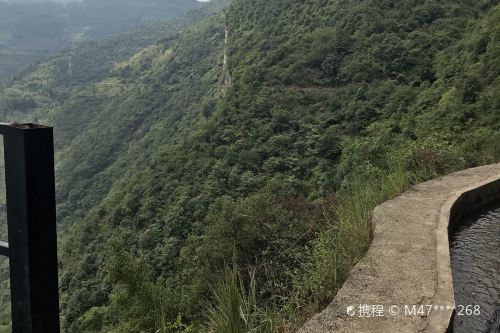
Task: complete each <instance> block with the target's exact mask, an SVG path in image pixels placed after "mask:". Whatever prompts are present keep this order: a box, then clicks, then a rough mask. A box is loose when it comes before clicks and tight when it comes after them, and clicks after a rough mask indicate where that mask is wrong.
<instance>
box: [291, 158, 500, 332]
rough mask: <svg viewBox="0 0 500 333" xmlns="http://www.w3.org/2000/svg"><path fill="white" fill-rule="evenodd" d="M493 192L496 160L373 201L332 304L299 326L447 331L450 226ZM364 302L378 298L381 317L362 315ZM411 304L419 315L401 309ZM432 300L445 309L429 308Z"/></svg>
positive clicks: (499, 186)
mask: <svg viewBox="0 0 500 333" xmlns="http://www.w3.org/2000/svg"><path fill="white" fill-rule="evenodd" d="M496 199H500V164H494V165H488V166H483V167H478V168H473V169H468V170H464V171H460V172H457V173H454V174H451V175H448V176H445V177H441V178H439V179H435V180H431V181H428V182H425V183H422V184H419V185H417V186H415V187H414V188H412V189H411V190H409V191H407V192H405V193H403V194H402V195H400V196H399V197H397V198H395V199H393V200H390V201H387V202H385V203H383V204H381V205H380V206H377V207H376V208H375V211H374V215H373V223H374V239H373V242H372V245H371V247H370V249H369V250H368V252H367V253H366V255H365V257H363V259H362V260H361V261H360V262H359V263H358V264H357V265H356V266H355V267H354V268H353V269H352V271H351V273H350V276H349V279H348V280H347V281H346V282H345V284H344V285H343V286H342V288H341V289H340V290H339V292H338V293H337V295H336V297H335V299H334V300H333V301H332V303H331V304H330V305H329V306H328V307H327V308H326V309H325V310H324V311H322V312H321V313H319V314H317V315H315V316H314V317H313V318H312V319H311V320H309V321H308V322H307V323H306V324H305V325H304V326H303V327H302V328H301V329H300V330H299V332H300V333H313V332H314V333H319V332H322V333H323V332H360V333H361V332H370V333H372V332H439V333H442V332H446V331H447V330H448V326H449V324H450V320H451V317H452V313H453V310H452V309H451V308H449V309H447V308H446V306H447V305H448V306H452V305H453V304H454V297H453V284H452V276H451V268H450V256H449V243H448V235H449V232H452V231H453V230H454V229H453V228H454V222H455V221H458V220H459V218H460V216H462V215H463V214H467V213H469V212H472V211H474V210H476V209H478V208H480V207H481V206H483V205H487V204H488V203H490V202H492V201H494V200H496ZM365 304H366V305H369V306H373V305H382V306H383V307H384V312H383V316H370V317H367V316H363V317H360V316H359V306H360V305H365ZM414 305H415V306H416V307H415V308H416V309H418V308H419V307H420V306H423V307H422V308H423V310H424V314H409V315H405V311H406V307H408V309H409V310H411V309H412V308H413V306H414ZM430 305H432V306H434V305H438V306H441V305H442V306H444V310H441V309H439V310H434V308H432V309H431V310H430V312H428V309H429V307H430ZM349 306H352V307H354V308H353V310H354V311H355V312H354V316H349V315H348V314H347V311H346V310H347V308H348V307H349ZM390 309H392V310H393V311H392V312H393V313H396V312H397V311H398V310H399V312H398V313H397V314H394V315H392V314H391V313H390V311H389V310H390ZM406 314H408V313H406Z"/></svg>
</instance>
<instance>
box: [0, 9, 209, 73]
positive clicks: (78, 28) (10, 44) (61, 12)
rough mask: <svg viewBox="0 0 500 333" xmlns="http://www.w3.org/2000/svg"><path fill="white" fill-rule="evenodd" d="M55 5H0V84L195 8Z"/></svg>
mask: <svg viewBox="0 0 500 333" xmlns="http://www.w3.org/2000/svg"><path fill="white" fill-rule="evenodd" d="M56 2H57V1H47V0H45V1H43V0H40V1H12V0H10V1H8V2H4V1H3V0H2V1H0V81H6V79H8V78H10V77H11V76H13V75H15V74H17V73H18V71H19V70H22V69H24V68H25V67H26V66H28V65H30V64H32V63H35V62H37V61H39V60H40V59H42V58H44V57H47V56H50V55H53V54H54V53H56V52H57V51H59V50H61V49H62V48H65V47H69V46H71V45H74V44H76V43H79V42H83V41H88V40H92V39H98V38H103V37H107V36H110V35H112V34H116V33H119V32H124V31H127V30H130V29H132V28H136V27H138V26H140V25H142V24H145V23H146V22H150V21H154V20H159V19H167V18H173V17H176V16H179V15H182V14H184V13H186V12H187V11H188V10H191V9H195V8H198V7H200V3H199V2H196V1H195V0H163V1H151V0H141V1H136V0H98V1H96V0H84V1H83V2H76V1H74V2H70V3H67V4H62V3H56ZM59 2H60V1H59Z"/></svg>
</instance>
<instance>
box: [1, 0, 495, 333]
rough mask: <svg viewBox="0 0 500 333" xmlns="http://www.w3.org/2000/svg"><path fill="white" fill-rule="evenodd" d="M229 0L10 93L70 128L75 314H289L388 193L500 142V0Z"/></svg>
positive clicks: (89, 50)
mask: <svg viewBox="0 0 500 333" xmlns="http://www.w3.org/2000/svg"><path fill="white" fill-rule="evenodd" d="M226 5H227V3H225V2H211V3H210V4H209V5H208V6H207V7H204V8H203V9H201V10H199V11H196V12H193V13H191V14H190V15H189V16H187V17H184V18H182V19H179V20H176V21H173V22H171V23H166V24H160V25H154V26H150V27H149V28H145V30H143V31H142V32H141V31H137V32H134V33H131V34H125V35H123V36H119V37H116V38H112V39H108V40H106V41H102V42H92V43H85V44H82V45H80V46H79V47H78V48H75V49H72V50H67V51H65V52H62V53H61V54H59V55H57V56H55V57H53V58H51V59H48V60H47V61H44V62H41V63H40V64H39V65H37V66H33V67H32V68H30V69H28V70H26V71H25V72H23V73H22V75H20V76H19V77H18V78H17V79H16V80H14V81H13V82H12V83H11V84H10V85H9V86H8V87H6V88H5V89H3V91H2V92H1V93H0V112H1V113H2V115H3V118H9V119H16V120H18V121H26V120H32V121H37V122H40V123H46V124H50V125H53V126H54V127H55V131H56V150H57V153H56V173H57V195H58V198H57V200H58V215H59V224H60V235H61V237H60V239H61V242H60V256H61V262H62V269H61V276H60V286H61V291H62V296H61V299H62V316H63V326H64V329H65V330H66V331H67V332H72V333H73V332H75V333H77V332H197V331H213V332H249V331H253V332H287V331H293V330H295V329H296V328H297V327H298V326H299V325H300V324H301V323H302V322H303V321H304V320H305V319H307V318H308V317H309V316H311V315H312V314H314V313H315V312H316V311H318V310H320V309H322V308H323V307H324V306H326V305H327V304H328V302H329V301H330V300H331V299H332V297H333V296H334V295H335V292H336V291H337V290H338V288H339V287H340V286H341V285H342V283H343V281H344V280H345V278H346V277H347V275H348V272H349V270H350V269H351V268H352V267H353V265H354V264H355V263H356V262H357V261H358V260H359V259H360V258H361V257H362V255H363V254H364V252H365V251H366V249H367V248H368V246H369V244H370V241H371V226H370V218H371V211H372V209H373V207H375V205H377V204H378V203H380V202H382V201H384V200H386V199H388V198H390V197H392V196H394V195H396V194H398V193H401V191H404V190H405V189H407V188H408V187H409V186H411V185H412V184H414V183H416V182H420V181H423V180H425V179H430V178H433V177H436V176H438V175H441V174H445V173H448V172H452V171H454V170H458V169H463V168H467V167H471V166H475V165H480V164H485V163H491V162H494V161H497V160H499V159H500V145H499V144H498V142H500V141H499V140H500V96H499V94H498V91H500V78H499V71H500V6H499V5H498V2H497V1H463V0H443V1H433V0H405V1H392V0H357V1H344V0H309V1H294V0H276V1H267V0H233V1H232V2H231V4H230V5H229V6H228V7H226ZM148 29H153V30H148ZM151 31H156V33H155V34H152V32H151ZM226 31H227V38H225V37H226ZM152 35H154V36H161V37H160V38H159V39H158V40H155V38H153V37H151V36H152ZM225 51H226V52H225ZM224 53H226V55H227V58H228V61H227V65H225V64H224ZM70 54H71V61H72V66H68V61H69V60H68V59H69V55H70ZM228 76H230V80H229V79H228ZM0 300H1V296H0ZM2 308H4V307H2ZM1 318H2V320H3V321H4V322H5V323H6V318H7V317H6V314H5V313H4V314H3V317H1Z"/></svg>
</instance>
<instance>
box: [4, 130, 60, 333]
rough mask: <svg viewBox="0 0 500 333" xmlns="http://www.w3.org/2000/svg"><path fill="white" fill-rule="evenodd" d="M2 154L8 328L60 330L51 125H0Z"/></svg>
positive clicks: (17, 331) (28, 332) (20, 332)
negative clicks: (8, 272)
mask: <svg viewBox="0 0 500 333" xmlns="http://www.w3.org/2000/svg"><path fill="white" fill-rule="evenodd" d="M0 134H3V141H4V157H5V185H6V195H7V224H8V238H9V239H8V242H9V243H8V244H6V243H2V244H0V254H3V255H8V257H9V267H10V285H11V307H12V331H13V332H14V333H58V332H59V292H58V261H57V235H56V207H55V179H54V143H53V131H52V128H50V127H45V126H40V125H35V124H17V123H16V124H0Z"/></svg>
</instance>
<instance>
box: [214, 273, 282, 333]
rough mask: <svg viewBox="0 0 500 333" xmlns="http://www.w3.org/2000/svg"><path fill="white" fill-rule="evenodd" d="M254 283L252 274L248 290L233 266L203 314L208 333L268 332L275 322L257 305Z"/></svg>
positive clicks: (266, 311) (217, 284) (218, 282)
mask: <svg viewBox="0 0 500 333" xmlns="http://www.w3.org/2000/svg"><path fill="white" fill-rule="evenodd" d="M256 291H257V288H256V283H255V278H254V275H253V274H250V282H249V285H248V286H247V287H245V284H244V282H243V278H242V275H241V274H240V272H239V270H238V268H237V267H235V266H234V265H233V267H232V268H231V269H229V268H227V269H226V272H225V274H224V278H223V279H221V280H218V281H217V282H216V284H215V286H214V288H213V294H214V302H213V304H212V305H208V306H207V309H206V311H205V317H206V318H207V327H206V331H207V332H209V333H250V332H255V333H271V332H275V331H276V329H275V326H276V325H275V322H274V320H273V316H272V315H271V314H270V312H269V311H268V310H265V309H263V308H259V307H258V306H257V297H256Z"/></svg>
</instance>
